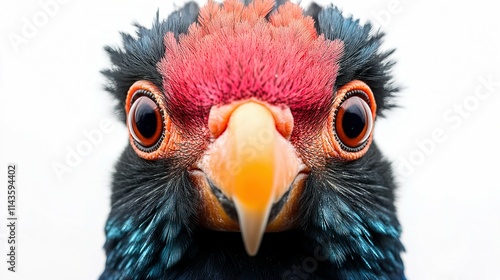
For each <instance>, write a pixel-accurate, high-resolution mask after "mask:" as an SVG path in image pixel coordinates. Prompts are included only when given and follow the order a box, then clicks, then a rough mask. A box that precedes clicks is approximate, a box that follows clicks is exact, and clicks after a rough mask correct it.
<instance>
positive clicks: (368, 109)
mask: <svg viewBox="0 0 500 280" xmlns="http://www.w3.org/2000/svg"><path fill="white" fill-rule="evenodd" d="M376 110H377V106H376V104H375V97H374V96H373V93H372V91H371V89H370V87H369V86H368V85H366V84H365V83H363V82H362V81H359V80H354V81H351V82H349V83H347V84H346V85H344V86H342V87H341V88H339V89H338V90H337V92H336V95H335V100H334V104H333V108H332V111H331V113H330V117H329V119H328V125H327V126H326V127H325V132H324V134H323V135H324V138H323V139H324V143H325V145H324V147H325V149H326V152H327V153H328V154H330V155H331V156H333V157H337V158H341V159H344V160H355V159H358V158H360V157H361V156H363V155H364V154H365V153H366V152H367V150H368V148H369V146H370V143H371V139H372V132H373V123H374V121H375V112H376Z"/></svg>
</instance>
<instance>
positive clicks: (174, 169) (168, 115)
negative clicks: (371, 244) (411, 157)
mask: <svg viewBox="0 0 500 280" xmlns="http://www.w3.org/2000/svg"><path fill="white" fill-rule="evenodd" d="M281 2H282V1H279V3H275V1H272V0H254V1H253V2H250V3H243V2H240V1H237V0H226V1H224V3H222V4H218V3H215V2H213V1H209V2H208V4H207V5H205V6H204V7H202V8H201V9H199V10H198V7H197V6H196V4H193V3H191V4H187V5H186V6H185V7H184V8H183V9H181V10H180V11H178V12H176V13H174V14H172V15H171V16H170V17H169V18H168V20H166V21H165V22H163V23H159V22H157V23H156V24H155V25H154V26H153V28H152V29H146V28H143V27H139V31H138V38H134V37H132V36H129V35H124V50H116V49H113V48H108V52H109V53H110V54H111V59H112V62H113V63H114V64H115V68H112V69H110V70H107V71H105V72H104V73H105V75H107V76H108V77H109V78H110V81H111V84H110V87H109V88H108V89H109V90H110V91H111V92H112V93H113V94H115V95H116V96H117V97H118V100H119V101H120V102H119V110H120V111H121V112H123V117H124V119H125V121H126V125H127V127H128V131H129V137H130V145H129V147H128V148H127V150H126V151H125V153H124V154H123V156H122V159H121V160H120V162H119V163H118V165H117V171H116V173H115V180H114V185H113V197H112V210H111V214H110V219H109V221H108V226H107V232H108V242H111V241H110V240H114V241H113V242H118V241H117V240H119V238H125V239H127V240H128V242H129V243H130V242H132V239H133V238H132V237H131V233H130V232H132V230H131V228H132V227H136V228H140V229H141V230H140V232H141V233H142V234H145V233H148V234H149V236H151V237H150V238H151V240H152V238H159V239H161V240H162V241H163V244H164V245H163V246H164V247H165V248H168V250H166V249H165V250H166V251H165V252H166V253H165V254H166V255H168V256H169V257H168V258H169V259H170V261H168V262H167V263H170V264H171V263H175V262H176V261H178V260H179V259H181V257H182V252H184V251H185V250H186V248H187V247H188V246H189V241H188V239H189V238H190V236H191V235H192V233H193V232H194V231H195V229H196V228H204V229H208V230H211V231H236V232H241V235H242V239H243V244H244V247H245V249H246V252H247V253H248V255H251V256H254V255H257V254H258V251H259V247H260V244H261V240H262V238H263V236H264V235H265V234H266V232H284V231H289V230H294V229H297V228H304V227H307V226H308V225H309V224H310V221H311V220H313V219H315V218H318V215H317V211H316V212H315V210H313V209H314V207H326V208H328V209H330V210H335V208H341V204H340V203H337V204H335V203H334V202H332V203H331V205H320V204H322V202H319V201H320V200H321V199H320V198H318V197H320V196H321V195H322V191H323V190H324V189H328V191H332V192H338V193H343V194H346V195H347V197H349V198H351V199H352V198H354V197H355V196H356V195H357V193H356V192H357V191H358V192H359V188H361V189H362V188H363V187H362V186H363V185H362V184H360V185H359V186H361V187H359V186H358V187H357V188H356V187H354V188H352V189H350V190H346V189H344V188H345V186H350V185H355V183H353V182H350V183H349V182H347V183H345V185H344V186H343V185H342V183H343V182H342V180H348V179H349V176H347V175H348V174H350V173H349V171H350V170H352V169H353V168H354V167H353V166H352V163H355V162H359V161H360V160H361V159H362V158H363V157H364V156H365V155H366V154H367V153H368V152H369V151H370V150H372V154H373V153H377V152H376V151H374V149H372V146H373V145H372V139H373V128H374V122H375V119H376V116H377V114H380V112H381V110H383V109H385V108H388V107H389V101H388V97H389V96H390V95H391V94H392V92H394V91H395V88H393V87H392V85H391V83H390V80H391V77H390V75H389V74H388V71H389V67H390V65H391V62H388V61H386V60H385V59H386V57H387V56H388V55H389V53H384V52H380V51H379V50H378V47H379V45H380V37H381V35H375V36H372V35H370V34H369V32H370V26H369V25H366V26H361V25H359V23H358V22H357V21H355V20H353V19H352V18H348V19H346V18H344V17H343V16H342V15H341V13H340V12H339V11H338V10H337V9H335V8H333V7H331V8H329V9H324V10H321V9H320V8H319V6H315V5H313V6H311V8H310V9H309V10H307V11H304V10H302V8H301V7H300V6H298V5H296V4H293V3H290V2H285V3H281ZM376 156H379V155H376ZM376 156H372V157H376ZM361 166H362V167H363V168H364V169H369V168H367V166H369V165H368V164H364V165H363V164H362V165H361ZM358 167H359V166H358ZM365 171H366V173H362V172H361V174H362V176H360V178H357V179H359V180H364V181H370V180H371V179H370V176H371V175H370V174H371V173H370V172H372V171H369V170H365ZM356 172H360V171H359V168H357V169H356ZM373 172H375V171H373ZM334 173H337V174H338V176H337V178H336V179H332V178H331V177H332V176H335V174H334ZM346 174H347V175H346ZM351 179H356V178H354V177H353V178H351ZM318 182H327V183H318ZM391 187H392V185H391ZM349 191H350V192H351V193H350V194H349V193H348V192H349ZM366 192H369V190H366ZM325 197H326V196H325ZM364 199H366V197H365V198H364ZM313 200H314V201H313ZM390 205H392V204H390ZM367 207H368V208H369V207H370V205H368V206H367ZM388 207H389V208H391V207H392V206H388ZM391 209H392V208H391ZM314 213H316V214H314ZM339 213H341V211H339ZM312 216H314V217H315V218H313V217H312ZM324 219H326V220H328V217H324ZM135 238H139V237H137V236H135ZM148 238H149V237H148ZM179 239H181V240H182V242H178V240H179ZM147 240H150V239H147ZM176 240H177V241H176ZM143 241H144V240H143ZM146 243H147V242H146ZM146 243H145V244H144V245H143V247H142V249H137V253H136V254H139V255H145V254H144V252H149V253H151V252H152V251H158V252H162V251H163V250H164V249H158V248H157V246H155V248H150V250H149V251H148V248H149V247H148V246H149V245H147V244H146ZM109 246H111V247H113V246H114V245H113V246H112V245H109ZM137 246H138V245H136V247H137ZM167 251H168V252H167ZM172 252H173V253H172ZM131 254H132V253H131ZM145 258H146V257H145ZM124 265H125V264H124Z"/></svg>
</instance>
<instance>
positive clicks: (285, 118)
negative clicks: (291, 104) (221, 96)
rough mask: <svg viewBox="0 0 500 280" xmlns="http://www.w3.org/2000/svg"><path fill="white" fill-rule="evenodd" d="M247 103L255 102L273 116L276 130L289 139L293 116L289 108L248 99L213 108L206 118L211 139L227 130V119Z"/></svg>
mask: <svg viewBox="0 0 500 280" xmlns="http://www.w3.org/2000/svg"><path fill="white" fill-rule="evenodd" d="M247 102H255V103H258V104H261V105H263V106H264V107H266V108H267V109H268V110H269V111H270V112H271V114H272V115H273V119H274V123H275V125H276V130H277V131H278V132H279V133H280V134H281V136H283V138H285V139H290V136H291V135H292V131H293V116H292V112H291V111H290V108H288V107H286V106H282V107H279V106H274V105H269V104H267V103H265V102H262V101H259V100H255V99H249V100H242V101H237V102H233V103H231V104H228V105H223V106H213V107H212V108H211V109H210V114H209V116H208V129H209V130H210V134H211V135H212V137H213V138H218V137H219V136H220V135H221V134H222V133H224V131H226V129H227V124H228V122H229V118H230V117H231V115H232V113H233V112H234V110H236V108H238V107H239V106H241V105H242V104H244V103H247Z"/></svg>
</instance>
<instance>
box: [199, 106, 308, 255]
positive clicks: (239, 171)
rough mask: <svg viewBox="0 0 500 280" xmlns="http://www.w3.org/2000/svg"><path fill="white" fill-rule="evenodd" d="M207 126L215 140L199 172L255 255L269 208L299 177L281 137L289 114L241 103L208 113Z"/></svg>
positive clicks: (296, 162)
mask: <svg viewBox="0 0 500 280" xmlns="http://www.w3.org/2000/svg"><path fill="white" fill-rule="evenodd" d="M225 124H226V125H225ZM209 127H210V129H211V131H212V134H213V135H214V136H215V137H217V138H216V140H215V141H214V143H213V145H212V147H211V148H210V149H209V151H208V153H207V155H206V157H205V158H204V160H203V163H202V168H203V171H204V172H205V174H206V175H207V177H208V179H209V180H211V181H212V183H213V184H214V185H215V186H216V187H217V188H218V189H219V190H220V191H221V192H222V193H223V194H224V195H225V196H226V197H227V198H228V199H229V200H231V201H232V202H233V203H234V207H235V208H236V213H237V216H238V222H239V227H240V230H241V233H242V236H243V241H244V244H245V249H246V251H247V253H248V254H249V255H252V256H253V255H256V254H257V251H258V249H259V246H260V243H261V240H262V236H263V234H264V232H265V230H266V227H267V225H268V222H269V214H270V212H271V208H272V206H273V204H274V203H276V202H278V201H279V200H280V199H281V198H282V197H283V195H284V194H285V193H286V192H287V191H288V190H289V188H290V186H291V184H292V183H293V181H294V179H295V177H296V176H297V174H298V172H299V167H300V164H301V162H300V160H299V159H298V157H297V156H296V153H295V150H294V148H293V146H292V145H291V144H290V142H289V141H288V140H287V139H286V138H285V137H289V136H290V134H291V131H292V128H293V118H292V115H291V113H290V111H289V109H279V108H276V107H271V106H269V105H266V104H261V103H259V102H255V101H247V102H244V103H239V104H232V106H230V107H228V108H223V109H220V110H216V111H214V110H212V112H211V114H210V120H209ZM221 131H222V132H221Z"/></svg>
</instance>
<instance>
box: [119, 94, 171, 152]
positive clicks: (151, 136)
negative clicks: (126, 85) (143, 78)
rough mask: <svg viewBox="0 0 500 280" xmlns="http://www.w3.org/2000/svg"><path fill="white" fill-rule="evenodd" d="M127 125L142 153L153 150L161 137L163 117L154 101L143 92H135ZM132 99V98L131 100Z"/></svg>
mask: <svg viewBox="0 0 500 280" xmlns="http://www.w3.org/2000/svg"><path fill="white" fill-rule="evenodd" d="M135 95H137V96H138V97H136V98H135V100H134V101H132V107H130V111H129V113H128V118H127V123H128V129H129V131H130V134H131V135H132V137H133V138H134V140H135V141H136V142H137V144H138V146H139V147H140V148H143V149H144V151H149V150H155V148H156V147H155V146H157V145H158V144H159V143H160V140H161V138H162V135H163V117H162V114H161V111H160V108H159V106H158V104H157V103H156V101H155V100H154V99H153V98H152V97H151V96H150V93H149V92H147V91H144V90H140V91H139V92H136V93H135ZM133 99H134V98H133Z"/></svg>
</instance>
